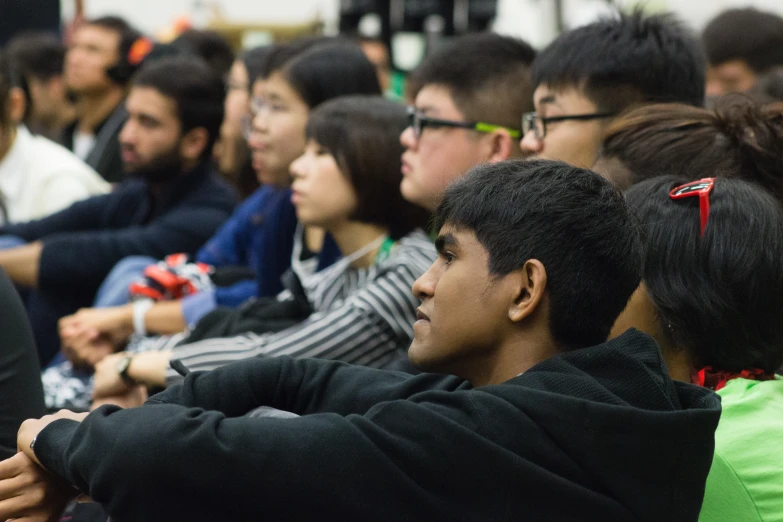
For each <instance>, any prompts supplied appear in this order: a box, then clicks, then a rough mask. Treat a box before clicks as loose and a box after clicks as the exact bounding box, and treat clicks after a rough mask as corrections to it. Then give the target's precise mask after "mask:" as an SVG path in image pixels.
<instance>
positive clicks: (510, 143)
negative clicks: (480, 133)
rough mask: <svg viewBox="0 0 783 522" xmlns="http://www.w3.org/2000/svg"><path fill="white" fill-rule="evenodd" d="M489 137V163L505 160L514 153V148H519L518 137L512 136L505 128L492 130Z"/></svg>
mask: <svg viewBox="0 0 783 522" xmlns="http://www.w3.org/2000/svg"><path fill="white" fill-rule="evenodd" d="M489 138H490V146H491V149H490V155H489V159H488V160H487V161H488V162H489V163H497V162H499V161H505V160H507V159H509V158H511V157H512V156H513V155H514V150H515V149H516V150H519V145H518V143H517V142H518V141H519V140H518V138H512V137H511V135H510V134H509V133H508V131H507V130H506V129H497V130H494V131H492V133H491V134H490V135H489Z"/></svg>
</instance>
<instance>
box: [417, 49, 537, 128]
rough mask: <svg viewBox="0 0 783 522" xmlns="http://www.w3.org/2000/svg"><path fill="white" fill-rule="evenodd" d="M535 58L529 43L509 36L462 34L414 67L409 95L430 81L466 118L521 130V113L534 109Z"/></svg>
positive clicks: (429, 83)
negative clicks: (445, 92)
mask: <svg viewBox="0 0 783 522" xmlns="http://www.w3.org/2000/svg"><path fill="white" fill-rule="evenodd" d="M535 57H536V52H535V50H534V49H533V48H532V47H531V46H530V45H528V44H527V43H526V42H524V41H522V40H518V39H515V38H510V37H508V36H501V35H498V34H494V33H476V34H469V35H465V36H461V37H459V38H456V39H455V40H453V41H452V42H450V43H449V44H447V45H445V46H443V47H441V48H440V49H438V50H437V51H435V52H434V53H433V54H431V55H430V56H428V57H427V58H426V59H425V60H424V62H423V63H422V64H421V66H420V67H419V68H418V69H416V71H415V72H414V73H413V75H412V76H411V79H410V82H411V85H412V86H413V88H412V91H411V97H415V96H416V94H417V92H418V91H419V90H421V89H422V88H423V87H425V86H427V85H437V86H440V87H445V88H447V89H448V90H449V92H450V93H451V97H452V99H453V101H454V104H455V106H456V107H457V109H459V111H460V112H461V113H462V114H463V115H464V116H465V118H467V119H468V120H471V121H485V122H488V123H492V124H494V125H502V126H504V127H510V128H512V129H517V128H519V122H520V121H521V119H522V114H523V113H525V112H528V111H531V110H533V109H532V107H533V86H532V83H531V79H530V66H531V64H532V63H533V60H534V58H535Z"/></svg>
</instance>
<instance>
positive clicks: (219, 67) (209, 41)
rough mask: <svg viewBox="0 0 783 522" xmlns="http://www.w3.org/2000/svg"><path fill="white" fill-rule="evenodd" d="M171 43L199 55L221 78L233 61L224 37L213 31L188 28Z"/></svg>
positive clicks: (232, 55) (231, 51) (232, 54)
mask: <svg viewBox="0 0 783 522" xmlns="http://www.w3.org/2000/svg"><path fill="white" fill-rule="evenodd" d="M171 45H172V46H173V47H175V48H178V49H182V50H183V51H186V52H188V53H190V54H194V55H196V56H200V57H201V58H202V59H203V60H204V61H205V62H206V63H207V65H209V66H210V67H211V68H212V69H213V70H214V71H215V73H217V75H218V76H220V77H221V78H222V77H224V76H225V75H226V74H228V71H229V69H231V64H232V63H234V51H233V50H232V49H231V46H230V45H229V43H228V42H227V41H226V39H225V38H223V37H222V36H220V35H219V34H218V33H216V32H215V31H206V30H201V29H188V30H187V31H184V32H183V33H182V34H180V35H179V36H177V38H175V39H174V40H173V41H172V42H171Z"/></svg>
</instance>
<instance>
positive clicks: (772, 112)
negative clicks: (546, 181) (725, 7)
mask: <svg viewBox="0 0 783 522" xmlns="http://www.w3.org/2000/svg"><path fill="white" fill-rule="evenodd" d="M782 142H783V112H781V108H779V107H778V108H776V107H764V108H761V107H758V106H756V105H754V104H752V103H750V102H748V101H747V100H745V101H744V102H742V103H740V102H738V101H736V100H735V101H733V102H732V101H731V100H721V101H720V102H719V103H718V105H717V107H716V108H715V109H714V110H707V109H699V108H695V107H689V106H683V105H674V104H666V105H656V106H649V107H642V108H639V109H636V110H634V111H632V112H629V113H628V114H626V115H624V116H623V117H621V118H619V119H618V120H617V121H616V122H615V123H614V124H613V125H612V126H611V127H610V129H609V134H608V136H607V139H606V141H605V143H604V148H603V151H602V153H601V157H600V158H599V161H598V162H597V163H596V168H597V169H599V168H600V169H601V170H602V171H603V173H604V175H605V176H606V177H608V178H609V179H612V180H617V181H618V183H620V184H622V185H625V186H627V185H629V184H633V183H637V182H638V184H634V185H633V186H632V187H631V188H630V189H629V190H628V192H627V199H628V201H629V203H630V204H631V207H632V209H633V210H634V212H635V213H636V214H637V215H638V216H639V219H640V221H641V223H642V226H643V227H644V229H645V231H646V235H645V237H646V238H647V243H648V245H647V257H646V259H647V260H646V262H645V265H644V266H645V272H644V275H643V282H642V285H641V286H640V287H639V289H638V290H637V292H636V293H635V294H634V296H633V297H632V298H631V301H630V303H629V306H628V308H627V309H626V311H625V312H624V313H623V314H621V316H620V318H619V319H618V322H617V324H616V325H615V328H614V332H613V333H614V335H619V334H621V333H622V332H624V331H625V330H626V329H627V328H629V327H636V328H638V329H640V330H643V331H645V332H647V333H649V334H651V335H652V336H653V337H654V338H655V339H656V340H657V341H658V344H659V345H660V346H661V349H662V351H663V356H664V358H665V359H666V363H667V366H668V368H669V372H670V374H671V376H672V377H673V378H676V379H679V380H682V381H686V382H690V381H693V382H696V383H698V384H700V385H702V386H707V387H709V388H711V389H715V390H717V393H718V394H719V395H720V396H721V398H722V405H723V414H722V416H721V420H720V424H719V426H718V430H717V432H716V434H715V444H716V452H715V457H714V461H713V465H712V469H711V471H710V476H709V479H708V481H707V489H706V493H705V499H704V505H703V507H702V514H701V519H702V520H704V521H719V520H720V521H723V520H743V521H744V520H749V521H752V520H759V521H760V520H771V519H774V518H775V517H776V516H777V515H778V514H779V513H781V512H783V503H781V500H783V497H781V495H780V470H781V469H783V454H781V452H780V451H779V450H778V444H777V439H778V438H780V436H781V435H782V434H783V422H781V420H780V419H781V418H783V416H781V413H783V409H782V407H783V380H781V379H779V378H774V375H773V374H774V372H775V370H777V369H778V368H779V367H780V366H781V364H783V321H782V320H783V297H781V296H783V244H781V242H780V241H781V238H782V237H783V216H781V211H780V209H779V208H778V205H777V204H776V202H775V201H774V199H773V198H772V197H770V196H769V195H768V194H767V193H765V192H766V191H764V190H762V187H763V188H766V189H767V190H768V193H769V194H772V195H773V196H775V197H776V199H777V200H778V201H780V197H781V194H782V193H783V190H781V187H782V186H783V185H782V183H783V180H781V178H780V172H783V156H782V155H781V154H780V152H779V150H780V143H782ZM661 172H664V173H671V174H673V175H669V176H664V177H655V176H656V175H659V174H660V173H661ZM715 175H720V176H721V178H718V179H716V180H715V181H705V182H704V183H703V184H702V185H697V187H693V188H694V189H697V188H698V187H699V186H700V187H701V188H702V190H701V191H700V190H694V191H693V192H690V194H691V196H687V194H688V193H689V192H688V191H686V190H684V189H683V190H679V191H675V192H674V194H675V196H674V197H672V195H671V193H672V190H673V189H675V188H677V187H678V186H679V185H682V184H683V183H685V182H686V181H693V180H694V179H696V180H698V179H701V178H707V177H712V176H715ZM723 178H735V179H723ZM736 178H738V179H736ZM686 186H687V185H686ZM708 191H709V192H708ZM702 192H703V194H702V195H700V193H702ZM678 194H679V195H678ZM773 441H774V442H773Z"/></svg>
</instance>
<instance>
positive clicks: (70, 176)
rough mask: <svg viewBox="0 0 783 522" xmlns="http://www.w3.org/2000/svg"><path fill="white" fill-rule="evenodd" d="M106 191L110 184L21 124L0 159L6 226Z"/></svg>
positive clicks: (51, 211)
mask: <svg viewBox="0 0 783 522" xmlns="http://www.w3.org/2000/svg"><path fill="white" fill-rule="evenodd" d="M110 190H111V185H110V184H109V183H107V182H106V181H104V179H103V178H101V176H100V175H99V174H98V173H97V172H95V171H94V170H93V169H92V168H91V167H89V166H88V165H87V164H86V163H84V162H83V161H82V160H80V159H79V158H78V157H76V155H74V154H73V153H72V152H71V151H69V150H68V149H66V148H65V147H62V146H60V145H58V144H57V143H54V142H53V141H50V140H48V139H46V138H44V137H42V136H33V135H32V134H30V132H29V131H28V130H27V128H25V127H24V126H22V125H20V126H19V127H18V128H17V132H16V138H15V139H14V143H13V145H12V146H11V149H10V150H9V151H8V153H7V154H6V155H5V157H3V158H2V159H0V201H2V204H3V206H4V207H5V210H6V212H7V214H8V216H7V222H9V223H18V222H24V221H31V220H34V219H39V218H42V217H45V216H48V215H49V214H53V213H54V212H57V211H59V210H62V209H64V208H66V207H68V206H70V205H71V204H72V203H75V202H76V201H79V200H81V199H86V198H88V197H90V196H95V195H99V194H106V193H107V192H109V191H110ZM3 218H4V216H0V222H1V221H2V220H3Z"/></svg>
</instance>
